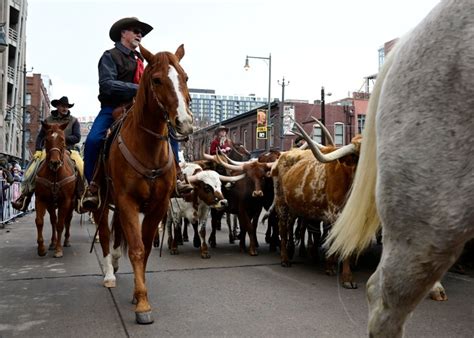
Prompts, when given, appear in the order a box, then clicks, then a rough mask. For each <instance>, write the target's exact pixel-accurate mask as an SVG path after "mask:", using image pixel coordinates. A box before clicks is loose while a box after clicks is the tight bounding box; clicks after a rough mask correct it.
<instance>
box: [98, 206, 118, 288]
mask: <svg viewBox="0 0 474 338" xmlns="http://www.w3.org/2000/svg"><path fill="white" fill-rule="evenodd" d="M93 216H94V221H95V224H96V225H97V226H98V227H99V241H100V246H101V248H102V257H103V261H102V266H103V269H104V275H105V276H104V281H103V285H104V286H105V287H107V288H114V287H115V285H116V279H115V275H114V267H113V265H112V255H111V253H110V230H109V225H108V219H109V210H108V209H107V207H106V206H101V207H100V208H99V209H98V210H97V211H94V212H93Z"/></svg>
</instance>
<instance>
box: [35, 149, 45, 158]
mask: <svg viewBox="0 0 474 338" xmlns="http://www.w3.org/2000/svg"><path fill="white" fill-rule="evenodd" d="M42 154H43V152H42V151H41V150H37V151H35V153H34V155H33V158H34V159H35V160H37V159H39V158H41V155H42Z"/></svg>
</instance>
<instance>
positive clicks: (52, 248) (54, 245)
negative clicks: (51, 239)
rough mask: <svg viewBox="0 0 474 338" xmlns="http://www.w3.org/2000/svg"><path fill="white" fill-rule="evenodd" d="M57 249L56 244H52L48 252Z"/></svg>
mask: <svg viewBox="0 0 474 338" xmlns="http://www.w3.org/2000/svg"><path fill="white" fill-rule="evenodd" d="M55 247H56V244H54V243H51V244H50V245H49V246H48V250H54V248H55Z"/></svg>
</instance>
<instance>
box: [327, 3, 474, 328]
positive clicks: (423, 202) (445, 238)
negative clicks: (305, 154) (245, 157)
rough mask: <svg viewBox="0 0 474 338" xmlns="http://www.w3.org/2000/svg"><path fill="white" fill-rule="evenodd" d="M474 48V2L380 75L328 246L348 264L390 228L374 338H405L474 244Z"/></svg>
mask: <svg viewBox="0 0 474 338" xmlns="http://www.w3.org/2000/svg"><path fill="white" fill-rule="evenodd" d="M473 41H474V2H473V1H472V0H471V1H467V0H464V1H454V0H450V1H441V2H440V3H439V4H438V5H437V6H436V7H435V8H434V9H433V10H432V11H431V13H430V14H429V15H428V16H427V17H426V18H425V19H424V20H423V21H422V22H421V23H420V24H419V25H418V26H417V27H415V28H414V29H413V30H412V31H411V33H409V35H408V36H406V37H404V38H402V39H401V40H400V41H399V42H398V43H397V45H396V46H395V47H394V49H393V50H392V51H391V52H390V54H389V56H388V58H387V60H386V62H385V65H384V67H383V69H382V70H381V72H380V73H379V75H378V76H377V82H376V84H375V87H374V90H373V92H372V96H371V98H370V102H369V108H368V112H367V123H366V127H365V130H364V145H363V147H362V150H361V155H362V156H361V159H360V164H359V168H358V170H357V174H356V177H355V180H354V187H353V189H352V193H351V195H350V197H349V199H348V202H347V205H346V207H345V208H344V211H343V212H342V213H341V216H340V218H339V220H338V221H337V222H336V224H335V225H334V227H333V230H332V232H331V234H330V237H329V239H328V240H329V243H332V246H331V252H338V253H341V254H342V255H343V256H344V257H347V256H349V255H351V254H353V253H359V252H361V250H363V249H364V248H365V247H367V246H368V245H369V244H370V242H371V240H372V238H373V236H374V234H375V233H376V231H377V229H378V228H379V225H380V224H382V228H383V251H382V258H381V261H380V263H379V265H378V267H377V270H376V271H375V273H374V274H373V275H372V276H371V277H370V279H369V281H368V283H367V298H368V302H369V323H368V331H369V335H370V336H371V337H401V336H402V335H403V327H404V323H405V320H406V318H407V317H408V316H409V314H410V313H411V312H412V311H413V310H414V309H415V307H416V306H417V304H418V303H419V302H420V301H421V300H422V299H423V297H424V296H425V295H426V294H427V293H428V291H429V290H430V288H431V287H432V285H433V284H434V283H435V282H436V281H437V280H439V279H440V278H441V277H442V276H443V275H444V273H445V272H446V271H447V270H448V269H449V267H450V266H451V265H452V264H453V263H454V262H455V261H456V258H457V257H458V256H459V255H460V253H461V251H462V249H463V246H464V244H465V243H466V242H467V241H468V240H469V239H471V238H473V237H474V208H472V204H473V202H474V119H473V117H472V107H473V105H474V96H473V95H472V93H473V92H474V66H473V60H474V48H473V46H474V45H473ZM446 102H449V104H448V105H447V104H446ZM440 107H443V108H442V111H440ZM466 301H467V302H466V304H470V303H469V300H468V299H466Z"/></svg>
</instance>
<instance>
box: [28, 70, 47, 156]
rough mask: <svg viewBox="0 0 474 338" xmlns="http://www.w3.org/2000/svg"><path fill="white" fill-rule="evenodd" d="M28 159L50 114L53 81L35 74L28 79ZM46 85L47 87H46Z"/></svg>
mask: <svg viewBox="0 0 474 338" xmlns="http://www.w3.org/2000/svg"><path fill="white" fill-rule="evenodd" d="M26 82H27V89H26V98H25V104H26V110H25V111H26V129H25V132H26V144H27V152H29V154H27V155H26V158H27V159H29V158H30V156H29V155H31V154H32V153H34V151H35V143H36V137H37V136H38V133H39V131H40V129H41V121H42V120H44V119H45V118H46V117H48V116H49V114H50V98H49V88H50V87H51V81H50V80H49V79H48V78H44V79H43V77H42V76H41V74H33V76H27V77H26ZM45 84H46V85H45Z"/></svg>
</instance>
